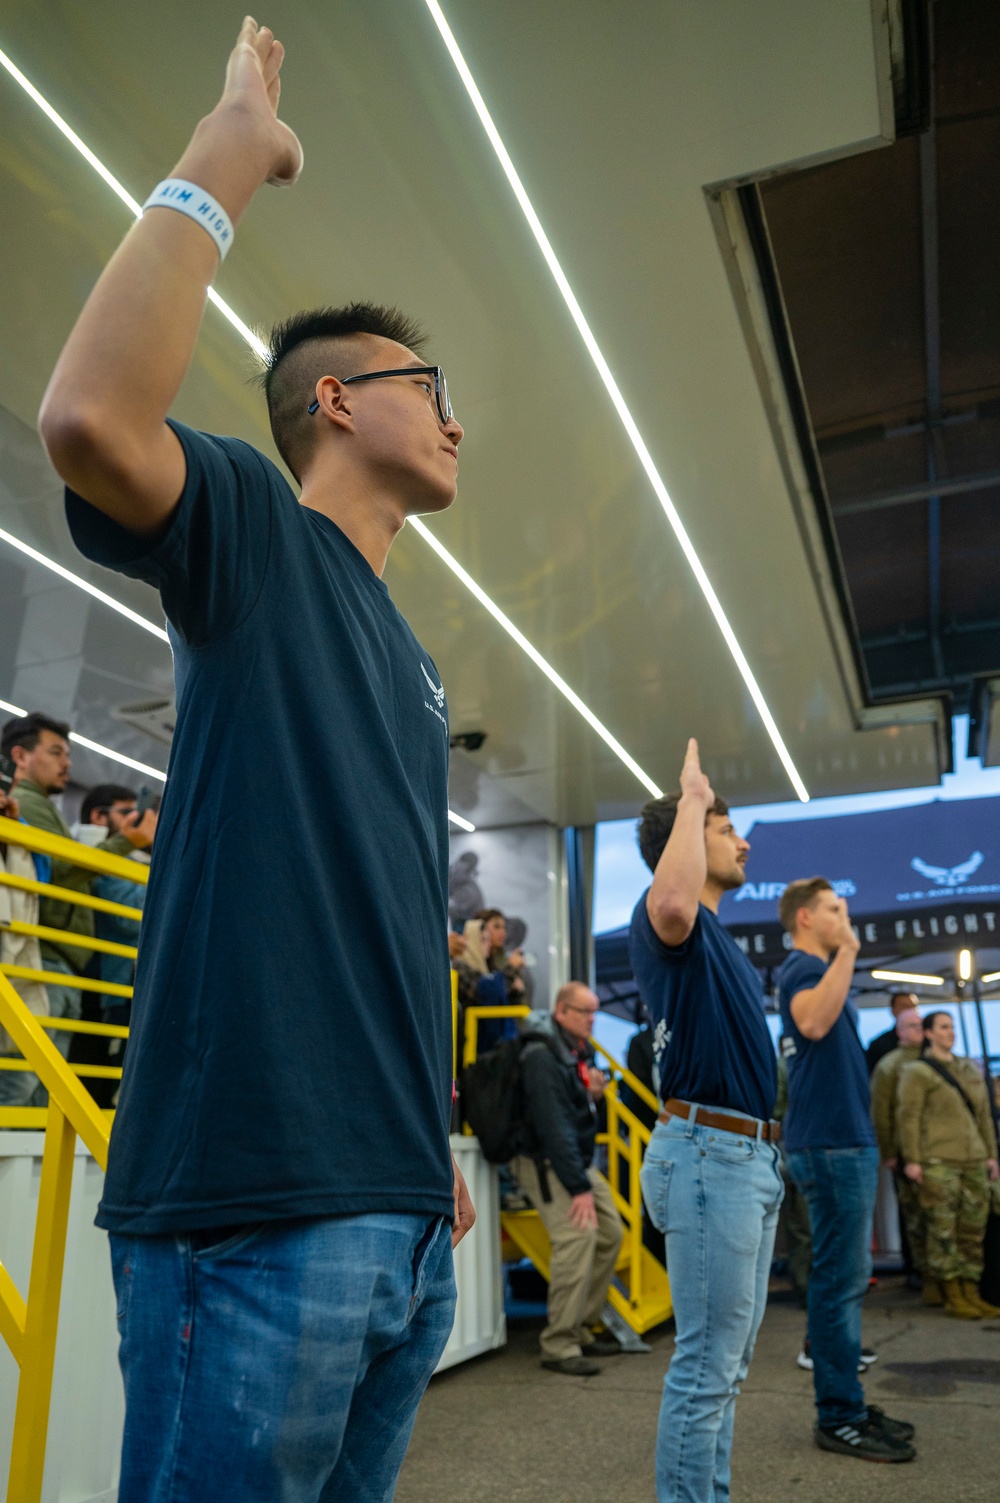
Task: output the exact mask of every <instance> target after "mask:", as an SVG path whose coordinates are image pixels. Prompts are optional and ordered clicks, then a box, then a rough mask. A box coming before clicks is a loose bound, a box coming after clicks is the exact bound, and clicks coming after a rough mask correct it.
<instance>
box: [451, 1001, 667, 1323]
mask: <svg viewBox="0 0 1000 1503" xmlns="http://www.w3.org/2000/svg"><path fill="white" fill-rule="evenodd" d="M527 1014H528V1008H527V1007H514V1006H510V1007H469V1008H466V1010H465V1042H464V1047H463V1054H462V1063H463V1066H468V1065H471V1064H473V1063H474V1062H475V1059H476V1052H477V1039H478V1030H479V1021H480V1019H483V1018H513V1017H518V1018H523V1017H526V1016H527ZM590 1042H591V1045H592V1047H593V1049H594V1050H595V1052H596V1053H597V1054H598V1055H599V1056H601V1057H602V1058H603V1059H604V1061H606V1063H607V1066H608V1067H609V1068H610V1071H611V1079H610V1081H609V1082H608V1085H607V1087H606V1089H605V1092H604V1100H605V1102H606V1104H607V1113H608V1130H607V1132H606V1133H600V1134H599V1135H598V1138H597V1142H598V1144H605V1145H606V1146H607V1150H608V1174H607V1180H608V1185H609V1187H610V1190H611V1194H612V1197H613V1199H614V1202H615V1205H616V1207H617V1209H618V1214H619V1215H620V1216H621V1219H622V1225H623V1227H624V1232H625V1235H624V1237H623V1239H622V1249H621V1253H620V1255H619V1258H618V1263H617V1266H616V1269H615V1278H616V1282H615V1283H613V1284H612V1285H611V1288H610V1289H609V1291H608V1299H609V1301H610V1303H611V1305H612V1307H613V1308H614V1309H615V1310H617V1311H618V1313H619V1315H621V1317H622V1319H623V1320H625V1321H626V1322H627V1324H628V1325H629V1326H631V1328H632V1330H633V1331H635V1332H636V1334H637V1335H640V1336H641V1335H642V1334H643V1333H644V1332H645V1331H649V1330H651V1329H652V1328H653V1326H657V1325H659V1324H660V1323H661V1321H664V1320H667V1319H668V1318H669V1317H670V1316H671V1315H672V1314H673V1303H672V1301H671V1298H670V1280H669V1278H668V1277H667V1270H666V1269H665V1268H664V1266H663V1264H662V1263H661V1262H660V1261H659V1259H658V1258H656V1257H654V1255H653V1254H652V1253H651V1252H650V1250H649V1248H648V1247H646V1246H644V1245H643V1240H642V1189H641V1187H640V1184H639V1171H640V1169H641V1168H642V1155H643V1151H644V1149H645V1147H646V1144H647V1143H648V1142H649V1136H650V1134H649V1128H648V1127H645V1126H644V1125H643V1124H642V1123H641V1122H640V1121H639V1119H638V1117H636V1116H635V1115H634V1113H632V1112H630V1111H629V1109H628V1107H626V1106H624V1105H623V1104H622V1102H621V1100H620V1099H619V1096H618V1089H619V1084H620V1082H621V1081H625V1083H626V1084H627V1085H628V1086H629V1087H630V1089H631V1090H632V1091H634V1092H635V1094H636V1095H637V1096H638V1097H639V1098H640V1100H642V1101H645V1102H646V1103H647V1104H648V1105H649V1106H651V1107H652V1108H653V1109H654V1111H657V1112H658V1111H659V1109H660V1103H659V1102H658V1101H657V1099H656V1097H655V1096H654V1095H653V1093H652V1091H650V1090H648V1089H647V1087H646V1086H644V1085H643V1083H642V1081H641V1080H639V1079H637V1077H636V1076H635V1075H633V1074H632V1073H631V1071H629V1070H626V1069H625V1068H624V1066H623V1065H620V1064H619V1063H618V1061H617V1060H616V1059H615V1058H614V1056H613V1055H611V1054H609V1053H608V1051H607V1050H606V1049H604V1048H602V1046H601V1045H600V1044H598V1043H597V1041H596V1039H591V1041H590ZM465 1131H466V1132H470V1131H471V1129H470V1128H469V1127H468V1126H466V1128H465ZM500 1220H501V1225H502V1227H503V1231H504V1234H505V1236H506V1237H508V1238H509V1239H510V1241H511V1242H512V1243H513V1244H514V1246H515V1247H516V1248H517V1249H518V1251H519V1252H520V1253H521V1254H522V1256H524V1257H526V1258H530V1259H531V1261H532V1263H533V1264H534V1265H535V1267H536V1268H537V1269H538V1271H539V1273H540V1274H541V1275H542V1277H543V1278H544V1279H545V1280H546V1281H547V1280H548V1277H549V1259H550V1254H551V1246H550V1243H549V1235H548V1232H547V1231H546V1230H545V1227H544V1226H543V1224H542V1219H541V1217H540V1216H539V1214H538V1212H537V1211H504V1212H503V1214H502V1215H501V1218H500Z"/></svg>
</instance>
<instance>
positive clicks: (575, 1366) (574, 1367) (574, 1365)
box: [542, 1357, 601, 1378]
mask: <svg viewBox="0 0 1000 1503" xmlns="http://www.w3.org/2000/svg"><path fill="white" fill-rule="evenodd" d="M542 1366H543V1367H545V1368H547V1369H548V1370H549V1372H550V1373H564V1374H565V1376H566V1377H567V1378H596V1377H597V1374H598V1373H599V1372H600V1370H601V1368H600V1364H599V1363H597V1362H591V1361H590V1359H589V1358H588V1357H543V1358H542Z"/></svg>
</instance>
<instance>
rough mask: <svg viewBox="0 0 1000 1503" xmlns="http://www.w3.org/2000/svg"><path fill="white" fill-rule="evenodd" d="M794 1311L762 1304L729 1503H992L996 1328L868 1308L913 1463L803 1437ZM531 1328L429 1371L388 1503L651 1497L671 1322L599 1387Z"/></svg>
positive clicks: (888, 1406) (878, 1382)
mask: <svg viewBox="0 0 1000 1503" xmlns="http://www.w3.org/2000/svg"><path fill="white" fill-rule="evenodd" d="M802 1327H803V1317H802V1314H801V1312H800V1311H799V1310H798V1309H797V1307H796V1306H795V1305H794V1304H792V1303H790V1302H789V1300H788V1298H787V1296H784V1295H783V1293H782V1292H776V1293H775V1295H774V1296H773V1297H772V1301H771V1304H770V1305H769V1307H768V1312H767V1315H766V1317H765V1319H764V1324H763V1326H762V1328H761V1332H760V1337H759V1339H758V1342H757V1353H756V1356H755V1358H754V1363H753V1367H752V1368H751V1370H750V1377H749V1379H748V1381H747V1383H746V1386H745V1388H744V1392H743V1396H742V1398H740V1399H739V1400H738V1402H737V1410H736V1440H735V1445H734V1451H733V1499H734V1503H784V1500H786V1499H788V1500H790V1503H791V1500H793V1499H794V1500H795V1503H825V1500H828V1499H829V1500H833V1499H838V1500H844V1503H847V1500H850V1503H867V1500H868V1499H872V1500H876V1499H877V1500H878V1503H903V1500H905V1503H942V1500H948V1503H997V1499H998V1498H1000V1429H998V1420H1000V1321H980V1322H977V1323H975V1324H973V1323H972V1322H969V1323H965V1322H963V1321H957V1320H953V1319H951V1318H949V1317H947V1316H945V1315H943V1314H941V1313H940V1312H939V1311H936V1310H926V1309H923V1308H922V1307H921V1306H920V1304H919V1302H918V1298H917V1296H916V1295H914V1294H912V1293H909V1292H907V1291H906V1290H905V1289H904V1288H903V1285H902V1281H901V1280H900V1279H898V1278H893V1279H886V1280H883V1281H882V1282H881V1283H880V1284H879V1287H878V1288H877V1289H876V1290H875V1291H874V1292H873V1293H872V1294H871V1295H870V1296H869V1298H868V1300H867V1302H866V1305H865V1330H864V1339H865V1344H866V1345H868V1346H873V1347H875V1349H876V1350H877V1351H878V1353H879V1361H878V1362H877V1363H876V1364H875V1366H874V1367H873V1368H872V1369H871V1370H870V1372H869V1374H868V1378H867V1379H866V1384H865V1387H866V1392H867V1394H868V1397H869V1398H870V1399H871V1401H872V1402H873V1403H876V1404H880V1405H881V1406H882V1408H884V1409H885V1410H887V1412H888V1413H889V1414H892V1415H895V1416H896V1417H898V1418H900V1419H909V1420H911V1421H913V1423H915V1424H916V1426H917V1436H916V1445H917V1449H918V1455H917V1459H916V1461H914V1462H911V1463H909V1464H907V1465H902V1466H872V1465H866V1464H863V1463H861V1462H858V1461H853V1460H850V1459H849V1458H847V1457H840V1456H831V1455H829V1454H828V1453H826V1452H823V1451H819V1450H817V1448H816V1447H815V1445H814V1444H813V1441H812V1434H811V1428H812V1423H813V1414H814V1411H813V1404H812V1380H811V1377H810V1375H809V1374H808V1373H804V1372H802V1371H801V1370H800V1369H799V1368H798V1367H796V1365H795V1356H796V1353H797V1352H798V1350H799V1346H800V1342H801V1338H802ZM537 1331H538V1326H537V1324H519V1325H517V1326H514V1327H513V1328H512V1329H511V1331H510V1340H509V1343H508V1345H507V1347H505V1348H504V1349H502V1350H501V1351H499V1352H495V1353H491V1354H490V1355H489V1356H487V1357H481V1358H479V1359H478V1360H476V1361H474V1362H470V1363H467V1364H465V1365H464V1366H462V1367H457V1368H453V1369H452V1370H451V1371H450V1372H446V1373H442V1374H441V1376H440V1377H438V1378H435V1379H434V1380H433V1382H432V1383H431V1386H430V1388H429V1389H428V1392H427V1395H426V1397H425V1399H424V1402H423V1404H422V1406H421V1409H420V1413H419V1415H418V1416H417V1423H416V1428H415V1430H414V1435H413V1441H412V1444H411V1446H410V1451H409V1454H408V1456H407V1458H406V1461H405V1463H404V1466H403V1471H402V1475H401V1477H400V1482H399V1487H398V1490H397V1493H396V1500H397V1503H431V1500H433V1503H458V1500H469V1503H521V1500H525V1503H527V1500H532V1503H534V1500H538V1503H598V1500H600V1503H604V1500H607V1499H613V1500H615V1503H655V1491H654V1487H653V1480H652V1479H653V1446H654V1441H655V1435H656V1418H657V1409H658V1405H659V1396H660V1388H661V1384H662V1381H663V1374H664V1372H665V1371H666V1367H667V1364H668V1362H669V1361H670V1354H671V1351H672V1349H673V1339H672V1328H671V1327H669V1326H668V1327H666V1328H664V1330H663V1331H662V1332H661V1333H659V1334H653V1335H652V1336H651V1337H650V1338H649V1339H650V1342H651V1345H652V1347H653V1350H652V1352H651V1353H650V1354H649V1355H636V1356H621V1357H614V1358H611V1359H609V1360H607V1361H606V1362H605V1364H604V1370H603V1372H602V1373H601V1375H600V1377H597V1378H589V1379H588V1378H563V1377H559V1376H558V1375H556V1374H554V1373H547V1372H544V1371H543V1370H542V1369H541V1368H540V1367H539V1365H538V1348H537Z"/></svg>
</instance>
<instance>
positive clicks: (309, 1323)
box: [111, 1213, 455, 1503]
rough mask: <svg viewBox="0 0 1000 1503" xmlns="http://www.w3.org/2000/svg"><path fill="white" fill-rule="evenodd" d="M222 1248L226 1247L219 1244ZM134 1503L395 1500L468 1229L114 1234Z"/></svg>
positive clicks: (321, 1222)
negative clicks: (456, 1253)
mask: <svg viewBox="0 0 1000 1503" xmlns="http://www.w3.org/2000/svg"><path fill="white" fill-rule="evenodd" d="M213 1239H214V1240H213ZM111 1261H112V1268H113V1271H114V1278H115V1290H116V1293H117V1296H118V1328H119V1333H120V1336H121V1347H120V1353H119V1357H120V1362H121V1368H122V1375H123V1377H124V1380H125V1438H124V1443H123V1447H122V1472H121V1482H120V1484H119V1491H118V1499H119V1503H387V1500H389V1499H391V1498H392V1496H393V1494H394V1492H395V1490H396V1477H397V1474H398V1472H399V1468H400V1466H401V1464H402V1461H403V1456H404V1454H405V1452H406V1447H407V1445H408V1443H409V1439H410V1432H411V1430H412V1428H413V1421H414V1419H415V1417H416V1412H417V1405H418V1404H419V1402H420V1399H421V1396H422V1395H423V1392H424V1389H425V1388H426V1386H427V1382H428V1380H429V1379H430V1376H431V1374H432V1373H433V1371H434V1369H435V1367H436V1366H437V1363H438V1359H439V1358H440V1356H441V1353H442V1352H443V1350H444V1347H445V1343H446V1342H447V1340H448V1336H449V1333H450V1332H451V1327H452V1322H453V1319H454V1312H455V1276H454V1270H453V1264H452V1252H451V1224H450V1222H449V1221H446V1220H444V1219H442V1218H440V1217H436V1218H433V1219H431V1218H428V1217H427V1216H415V1215H404V1214H389V1213H384V1214H382V1213H379V1214H372V1215H365V1216H337V1217H323V1218H318V1219H315V1220H306V1221H296V1222H269V1223H268V1222H264V1223H262V1224H260V1225H257V1226H251V1227H242V1228H237V1229H234V1230H233V1232H232V1235H228V1236H227V1235H226V1232H225V1229H222V1230H221V1231H218V1232H201V1233H198V1232H196V1233H192V1234H190V1235H185V1236H175V1237H126V1236H120V1235H114V1234H113V1235H112V1237H111Z"/></svg>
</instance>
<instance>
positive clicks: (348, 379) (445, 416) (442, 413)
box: [309, 365, 452, 423]
mask: <svg viewBox="0 0 1000 1503" xmlns="http://www.w3.org/2000/svg"><path fill="white" fill-rule="evenodd" d="M388 376H433V377H434V401H435V403H436V404H437V410H438V417H439V418H440V419H441V421H442V423H450V422H451V419H452V411H451V398H450V397H449V395H448V383H447V381H446V380H445V379H444V371H443V370H442V369H441V367H440V366H439V365H407V366H404V367H403V368H402V370H397V371H365V372H364V374H363V375H360V376H344V377H343V378H342V380H341V383H340V384H341V386H350V385H351V383H352V381H384V380H385V379H386V377H388ZM318 409H319V400H318V399H317V400H316V401H315V402H313V403H312V404H311V405H310V407H309V411H310V413H313V412H316V411H318Z"/></svg>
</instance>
